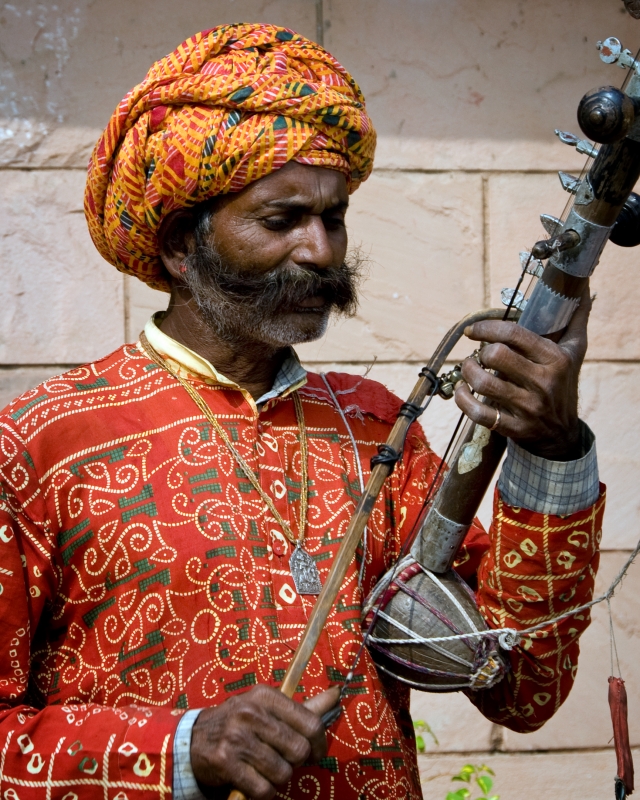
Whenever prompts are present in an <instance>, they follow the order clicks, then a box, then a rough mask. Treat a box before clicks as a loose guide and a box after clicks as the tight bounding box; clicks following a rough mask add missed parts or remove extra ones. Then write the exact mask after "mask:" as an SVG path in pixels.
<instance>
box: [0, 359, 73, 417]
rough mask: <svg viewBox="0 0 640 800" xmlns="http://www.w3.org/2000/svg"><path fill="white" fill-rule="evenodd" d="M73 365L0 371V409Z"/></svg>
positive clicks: (13, 368)
mask: <svg viewBox="0 0 640 800" xmlns="http://www.w3.org/2000/svg"><path fill="white" fill-rule="evenodd" d="M73 366H75V365H74V364H66V365H63V364H55V365H50V366H44V367H10V368H8V369H7V368H4V369H0V409H2V408H4V407H5V406H6V405H7V403H9V402H10V401H11V400H13V399H14V398H16V397H19V396H20V395H21V394H23V393H24V392H26V391H27V390H28V389H33V387H34V386H37V385H38V384H39V383H42V381H46V380H47V379H48V378H51V377H53V376H54V375H59V374H60V373H61V372H64V371H65V370H66V369H71V368H72V367H73Z"/></svg>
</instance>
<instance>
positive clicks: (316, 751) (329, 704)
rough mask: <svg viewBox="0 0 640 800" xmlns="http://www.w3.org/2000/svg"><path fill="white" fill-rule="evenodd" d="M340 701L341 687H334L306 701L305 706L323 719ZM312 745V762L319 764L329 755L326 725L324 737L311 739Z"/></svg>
mask: <svg viewBox="0 0 640 800" xmlns="http://www.w3.org/2000/svg"><path fill="white" fill-rule="evenodd" d="M339 701H340V687H339V686H332V687H331V689H327V691H326V692H321V693H320V694H317V695H315V697H312V698H310V699H309V700H306V701H305V703H304V706H305V708H306V709H308V710H309V711H312V712H313V713H314V714H317V715H318V717H322V715H323V714H326V712H327V711H330V710H331V709H332V708H335V707H336V706H337V705H338V703H339ZM310 744H311V760H313V761H314V762H318V761H319V760H320V759H321V758H324V756H325V755H326V754H327V735H326V731H325V730H324V725H323V732H322V735H321V736H320V735H319V736H316V737H314V738H313V739H310Z"/></svg>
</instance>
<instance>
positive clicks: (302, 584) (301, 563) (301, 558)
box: [289, 543, 322, 594]
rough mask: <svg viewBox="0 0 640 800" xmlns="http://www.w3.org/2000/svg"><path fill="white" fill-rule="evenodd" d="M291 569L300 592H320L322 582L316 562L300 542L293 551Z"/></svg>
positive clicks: (290, 562) (290, 560) (290, 561)
mask: <svg viewBox="0 0 640 800" xmlns="http://www.w3.org/2000/svg"><path fill="white" fill-rule="evenodd" d="M289 569H290V570H291V577H292V578H293V582H294V583H295V585H296V591H297V592H298V594H320V590H321V589H322V584H321V583H320V573H319V572H318V567H317V566H316V562H315V561H314V560H313V559H312V558H311V556H310V555H309V553H307V551H306V550H303V549H302V547H301V546H300V544H299V543H298V544H296V546H295V549H294V551H293V553H291V558H290V559H289Z"/></svg>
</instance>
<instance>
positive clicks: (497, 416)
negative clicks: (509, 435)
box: [489, 408, 501, 431]
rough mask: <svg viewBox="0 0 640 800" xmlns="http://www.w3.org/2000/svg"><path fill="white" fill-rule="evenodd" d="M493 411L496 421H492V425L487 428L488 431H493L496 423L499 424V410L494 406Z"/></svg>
mask: <svg viewBox="0 0 640 800" xmlns="http://www.w3.org/2000/svg"><path fill="white" fill-rule="evenodd" d="M495 412H496V421H495V422H494V423H493V425H492V426H491V427H490V428H489V430H490V431H495V429H496V428H497V427H498V425H499V424H500V416H501V414H500V411H499V409H497V408H496V409H495Z"/></svg>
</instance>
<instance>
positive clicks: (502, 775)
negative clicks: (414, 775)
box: [418, 749, 640, 800]
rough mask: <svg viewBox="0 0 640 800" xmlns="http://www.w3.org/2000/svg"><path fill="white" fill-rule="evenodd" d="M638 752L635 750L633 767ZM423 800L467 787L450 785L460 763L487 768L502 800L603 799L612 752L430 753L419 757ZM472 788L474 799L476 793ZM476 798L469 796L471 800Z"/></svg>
mask: <svg viewBox="0 0 640 800" xmlns="http://www.w3.org/2000/svg"><path fill="white" fill-rule="evenodd" d="M639 753H640V751H638V750H635V751H634V757H635V759H636V763H638V755H639ZM418 762H419V765H420V775H421V778H422V791H423V794H424V798H425V800H440V798H443V797H446V795H447V792H452V791H457V790H458V789H460V788H461V787H463V786H465V785H466V784H463V783H459V782H455V783H452V782H451V777H452V776H453V775H456V774H457V773H458V772H460V770H461V769H462V767H463V766H464V765H465V764H468V763H470V762H471V763H473V764H487V765H489V766H490V767H491V768H492V769H493V770H494V772H495V778H494V786H493V790H492V791H494V792H495V793H496V794H498V795H499V796H500V798H501V800H531V798H535V797H549V798H554V800H555V798H567V800H578V798H579V800H603V798H608V797H613V780H614V777H615V774H616V759H615V755H614V752H613V750H612V749H602V750H588V751H584V752H580V751H577V752H564V753H544V754H542V753H539V754H538V753H528V754H527V753H517V754H516V753H514V754H507V753H486V754H480V753H470V754H468V755H463V754H462V753H460V754H455V755H446V754H444V753H442V754H441V753H433V754H429V755H423V756H420V757H419V758H418ZM477 793H478V792H477V789H476V794H477ZM474 796H475V795H471V797H474Z"/></svg>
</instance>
